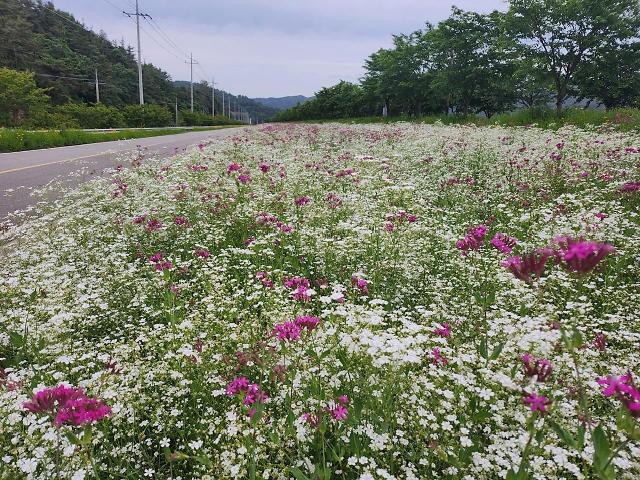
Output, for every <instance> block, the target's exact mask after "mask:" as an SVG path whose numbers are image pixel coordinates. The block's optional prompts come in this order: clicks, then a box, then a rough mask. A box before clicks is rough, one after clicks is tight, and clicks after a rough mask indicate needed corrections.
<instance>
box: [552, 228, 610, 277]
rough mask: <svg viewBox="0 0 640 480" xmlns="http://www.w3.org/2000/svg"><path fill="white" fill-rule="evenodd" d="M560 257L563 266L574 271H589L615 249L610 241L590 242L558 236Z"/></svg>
mask: <svg viewBox="0 0 640 480" xmlns="http://www.w3.org/2000/svg"><path fill="white" fill-rule="evenodd" d="M555 241H556V243H557V244H558V253H557V255H558V257H559V258H560V260H561V262H562V266H563V267H564V268H565V269H567V270H569V271H572V272H576V273H589V272H591V271H592V270H593V269H594V268H596V266H597V265H598V264H599V263H600V262H601V261H602V259H604V257H606V256H607V255H609V254H610V253H613V252H614V251H615V248H614V247H613V245H610V244H608V243H598V242H588V241H585V240H582V239H574V238H571V237H558V238H557V239H556V240H555Z"/></svg>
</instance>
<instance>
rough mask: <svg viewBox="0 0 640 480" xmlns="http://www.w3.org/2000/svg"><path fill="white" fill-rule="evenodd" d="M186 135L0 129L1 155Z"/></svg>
mask: <svg viewBox="0 0 640 480" xmlns="http://www.w3.org/2000/svg"><path fill="white" fill-rule="evenodd" d="M234 126H236V125H222V126H216V127H201V128H194V129H191V130H188V131H189V132H202V131H206V130H218V129H221V128H229V127H234ZM178 133H185V130H177V129H172V128H167V129H161V130H117V131H111V132H87V131H84V130H46V131H44V130H43V131H29V130H22V129H8V128H3V129H0V152H2V153H6V152H21V151H23V150H38V149H42V148H52V147H65V146H69V145H82V144H87V143H99V142H111V141H114V140H130V139H132V138H146V137H158V136H162V135H175V134H178Z"/></svg>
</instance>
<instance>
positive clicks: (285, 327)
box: [272, 322, 302, 342]
mask: <svg viewBox="0 0 640 480" xmlns="http://www.w3.org/2000/svg"><path fill="white" fill-rule="evenodd" d="M301 332H302V327H300V326H299V325H297V324H296V323H294V322H284V323H279V324H277V325H276V326H275V327H274V328H273V333H272V334H273V336H275V337H276V338H277V339H278V340H280V341H281V342H284V341H290V342H293V341H295V340H298V339H299V338H300V333H301Z"/></svg>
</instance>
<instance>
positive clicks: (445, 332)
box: [433, 323, 451, 338]
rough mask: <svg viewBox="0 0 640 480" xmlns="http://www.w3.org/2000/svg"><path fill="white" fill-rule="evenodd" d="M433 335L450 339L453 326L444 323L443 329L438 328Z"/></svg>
mask: <svg viewBox="0 0 640 480" xmlns="http://www.w3.org/2000/svg"><path fill="white" fill-rule="evenodd" d="M433 333H434V335H439V336H441V337H444V338H448V337H450V336H451V325H449V324H448V323H443V324H442V327H439V328H436V329H435V330H434V331H433Z"/></svg>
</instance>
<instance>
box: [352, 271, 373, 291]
mask: <svg viewBox="0 0 640 480" xmlns="http://www.w3.org/2000/svg"><path fill="white" fill-rule="evenodd" d="M351 285H353V286H354V287H355V288H357V289H358V292H359V293H360V295H369V282H368V281H367V280H366V279H364V278H362V277H361V276H360V275H357V274H354V275H352V276H351Z"/></svg>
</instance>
